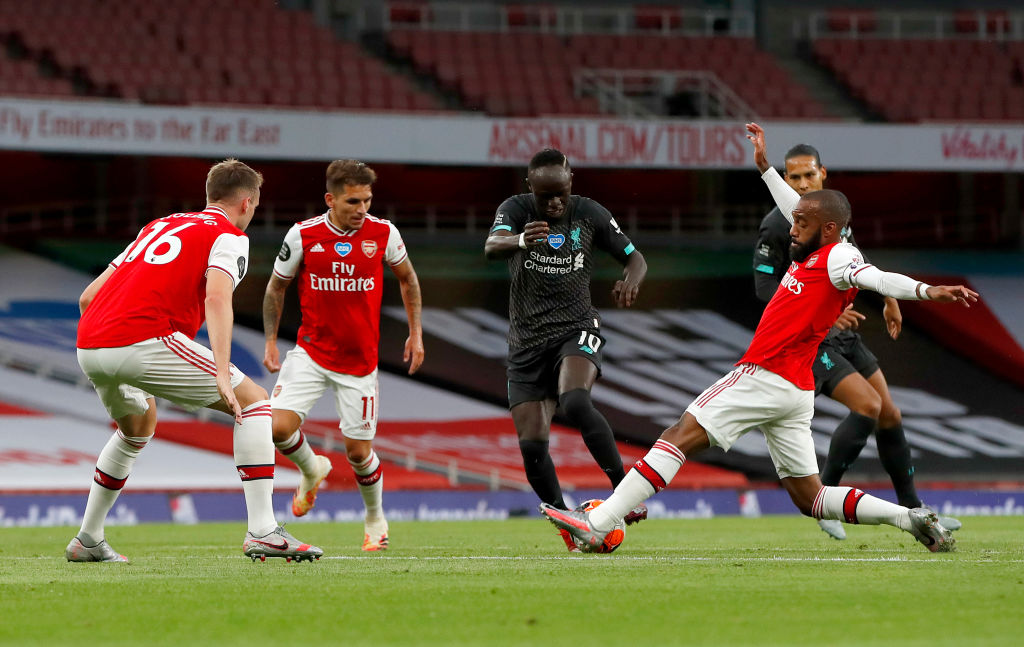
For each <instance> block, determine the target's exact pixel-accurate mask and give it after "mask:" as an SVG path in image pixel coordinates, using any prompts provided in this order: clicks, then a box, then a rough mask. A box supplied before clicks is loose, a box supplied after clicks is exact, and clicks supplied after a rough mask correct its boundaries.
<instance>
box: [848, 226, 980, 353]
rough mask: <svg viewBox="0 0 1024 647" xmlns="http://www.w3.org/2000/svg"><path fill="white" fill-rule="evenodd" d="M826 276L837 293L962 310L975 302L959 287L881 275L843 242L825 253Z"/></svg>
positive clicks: (968, 291)
mask: <svg viewBox="0 0 1024 647" xmlns="http://www.w3.org/2000/svg"><path fill="white" fill-rule="evenodd" d="M828 274H829V278H830V279H831V281H832V285H834V286H836V287H837V288H839V289H840V290H848V289H850V288H858V289H861V290H871V291H873V292H878V293H879V294H881V295H883V296H887V297H892V298H893V299H903V300H907V301H938V302H940V303H960V304H962V305H964V306H966V307H970V306H971V303H974V302H976V301H977V300H978V293H977V292H975V291H973V290H971V289H969V288H967V287H964V286H962V285H928V284H927V283H925V282H923V281H918V280H916V279H912V278H910V277H909V276H906V275H903V274H898V273H896V272H883V271H882V270H880V269H878V268H877V267H875V266H874V265H871V264H869V263H865V262H864V261H863V259H862V258H861V256H860V252H859V251H858V250H857V248H856V247H854V246H853V245H849V244H845V243H844V244H840V245H836V246H835V247H834V248H832V251H831V252H830V253H829V257H828ZM887 307H888V306H887ZM890 334H891V333H890Z"/></svg>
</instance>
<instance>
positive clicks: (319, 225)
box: [263, 160, 423, 551]
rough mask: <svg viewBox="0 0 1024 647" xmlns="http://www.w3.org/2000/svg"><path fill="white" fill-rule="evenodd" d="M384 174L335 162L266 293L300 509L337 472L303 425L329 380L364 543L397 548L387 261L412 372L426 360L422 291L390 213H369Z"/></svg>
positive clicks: (270, 352) (284, 435)
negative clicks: (292, 303)
mask: <svg viewBox="0 0 1024 647" xmlns="http://www.w3.org/2000/svg"><path fill="white" fill-rule="evenodd" d="M376 179H377V174H376V173H375V172H374V171H373V169H371V168H370V167H369V166H366V165H365V164H363V163H362V162H357V161H356V160H336V161H334V162H331V164H330V165H329V166H328V167H327V193H326V195H325V196H324V200H325V201H326V202H327V212H326V213H324V214H323V215H320V216H317V217H316V218H311V219H309V220H305V221H303V222H300V223H298V224H296V225H294V226H293V227H292V228H291V229H290V230H288V233H287V234H286V235H285V238H284V244H283V245H282V246H281V252H280V254H278V257H277V261H276V262H275V263H274V274H273V275H272V276H271V277H270V282H269V283H267V291H266V294H265V296H264V298H263V329H264V333H265V335H266V354H265V356H264V359H263V364H264V366H266V367H267V370H269V371H270V372H272V373H275V372H277V371H278V370H280V371H281V375H280V377H279V378H278V380H277V385H276V386H275V387H274V391H273V394H272V396H271V400H270V404H271V408H272V409H273V416H274V444H275V445H277V448H278V449H279V450H280V451H281V453H282V454H284V455H285V456H287V457H288V458H290V459H291V460H292V461H294V462H295V464H296V465H297V466H298V467H299V469H300V470H301V471H302V480H301V482H300V483H299V488H298V490H296V492H295V495H294V497H292V514H294V515H295V516H297V517H298V516H302V515H304V514H306V512H308V511H309V509H310V508H312V507H313V504H314V502H315V501H316V493H317V489H318V488H319V487H320V484H321V483H322V482H323V480H324V478H325V477H326V476H327V474H328V472H330V471H331V462H330V461H329V460H328V459H327V457H326V456H319V455H317V454H315V453H313V449H312V448H311V447H310V446H309V443H308V442H306V439H305V436H304V435H303V433H302V431H301V430H300V429H299V427H300V426H301V424H302V421H303V420H305V418H306V416H307V415H308V414H309V410H310V409H311V408H312V407H313V405H314V404H315V403H316V401H317V400H318V399H319V398H320V396H321V395H323V393H324V391H325V390H326V389H327V387H330V388H331V390H332V391H333V392H334V398H335V406H336V408H337V411H338V416H339V417H340V418H341V423H340V425H339V426H340V428H341V433H342V436H343V437H344V439H345V452H346V454H347V455H348V462H349V464H350V465H351V467H352V470H353V471H354V472H355V476H356V482H357V483H358V484H359V492H360V494H362V497H363V503H364V505H365V508H366V515H365V527H364V530H365V534H364V536H363V550H366V551H377V550H385V549H386V548H387V547H388V522H387V520H386V519H385V518H384V509H383V505H382V498H383V487H384V481H383V470H382V467H381V463H380V459H379V458H377V454H376V452H374V451H373V438H374V436H375V435H376V433H377V411H378V410H379V408H380V402H379V398H378V392H377V352H378V346H379V344H380V304H381V297H382V295H383V293H384V290H383V288H384V265H385V264H386V265H387V266H388V267H390V268H391V271H392V272H394V273H395V276H397V277H398V282H399V285H400V287H401V292H402V301H403V302H404V304H405V312H406V316H407V317H408V320H409V337H408V338H407V339H406V340H405V352H404V359H405V361H406V362H410V365H409V374H410V375H412V374H413V373H415V372H416V371H417V370H418V369H419V367H420V365H421V364H422V363H423V330H422V327H421V324H420V311H421V309H422V299H421V297H420V284H419V280H418V279H417V278H416V272H415V270H413V267H412V262H411V261H410V260H409V254H408V253H407V252H406V249H405V243H403V242H402V236H401V235H400V234H399V233H398V229H397V228H396V227H395V226H394V225H393V224H391V223H390V222H389V221H387V220H381V219H379V218H374V217H373V216H371V215H370V214H369V211H370V202H371V200H372V198H373V193H372V185H373V183H374V181H376ZM296 277H297V278H298V284H299V309H300V311H301V313H302V325H301V327H300V328H299V335H298V340H297V343H296V346H295V348H293V349H292V350H290V351H288V355H287V356H286V357H285V360H284V364H283V366H282V364H281V361H280V355H279V354H278V349H277V329H278V325H279V324H280V321H281V309H282V307H283V305H284V294H285V290H287V289H288V285H289V284H290V283H291V282H292V280H293V279H295V278H296Z"/></svg>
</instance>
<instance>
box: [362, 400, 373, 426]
mask: <svg viewBox="0 0 1024 647" xmlns="http://www.w3.org/2000/svg"><path fill="white" fill-rule="evenodd" d="M373 398H374V396H372V395H369V396H366V395H364V396H363V420H366V419H367V418H366V413H367V411H369V413H370V418H369V419H370V420H373V419H374V417H375V416H374V409H373V408H374V402H373Z"/></svg>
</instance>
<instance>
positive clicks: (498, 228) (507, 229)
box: [491, 225, 512, 234]
mask: <svg viewBox="0 0 1024 647" xmlns="http://www.w3.org/2000/svg"><path fill="white" fill-rule="evenodd" d="M496 231H512V228H511V227H509V226H508V225H498V226H497V227H495V228H494V229H492V230H491V233H492V234H493V233H494V232H496Z"/></svg>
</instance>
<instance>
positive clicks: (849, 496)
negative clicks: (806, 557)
mask: <svg viewBox="0 0 1024 647" xmlns="http://www.w3.org/2000/svg"><path fill="white" fill-rule="evenodd" d="M820 483H821V482H820V481H819V480H818V478H817V476H806V477H800V478H786V479H783V484H784V485H785V487H786V490H787V491H788V492H789V494H790V496H791V497H792V498H793V502H794V503H796V504H797V507H798V508H800V511H801V512H803V513H804V514H807V515H809V516H812V517H814V518H815V519H834V520H842V521H845V522H846V523H862V524H868V525H879V524H886V525H889V526H894V527H896V528H899V529H900V530H905V531H906V532H909V533H910V534H912V535H913V536H914V538H915V539H917V540H918V541H919V542H921V543H922V544H924V545H925V546H926V547H927V548H928V550H930V551H932V552H950V551H952V550H954V549H955V546H956V541H955V540H954V539H953V537H952V535H951V534H950V533H949V531H948V530H947V529H946V528H943V527H942V524H940V523H939V521H938V518H937V517H936V516H935V513H934V512H932V511H930V510H928V509H927V508H914V509H913V510H910V509H908V508H905V507H903V506H901V505H896V504H895V503H890V502H888V501H884V500H882V499H879V498H877V497H873V496H871V495H870V494H865V493H864V492H862V491H861V490H858V489H856V488H851V487H845V486H827V485H825V486H822V485H821V484H820ZM815 487H817V488H818V490H817V494H816V495H815V496H814V497H813V502H812V503H811V504H810V506H807V505H806V501H807V500H808V499H809V498H810V496H809V494H808V492H809V491H810V490H813V488H815Z"/></svg>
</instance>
